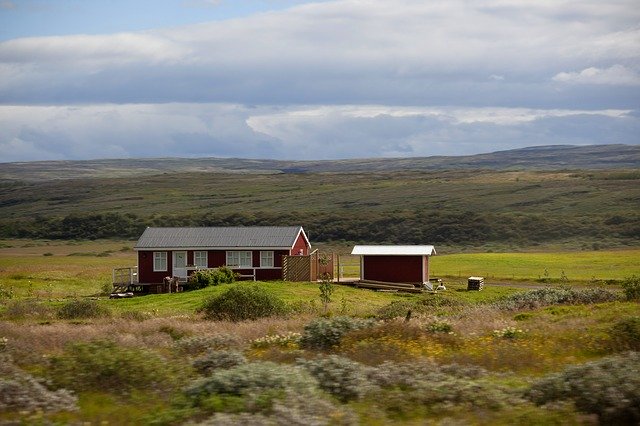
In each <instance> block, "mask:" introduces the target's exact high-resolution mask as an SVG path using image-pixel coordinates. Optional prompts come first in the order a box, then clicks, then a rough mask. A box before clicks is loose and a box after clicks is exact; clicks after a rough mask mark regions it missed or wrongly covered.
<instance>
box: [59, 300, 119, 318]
mask: <svg viewBox="0 0 640 426" xmlns="http://www.w3.org/2000/svg"><path fill="white" fill-rule="evenodd" d="M110 315H111V312H110V311H109V310H108V309H107V308H106V307H104V306H100V304H98V302H97V301H96V300H93V299H73V300H70V301H68V302H66V303H65V304H64V305H62V306H61V307H60V308H59V309H58V312H57V316H58V318H60V319H88V318H101V317H108V316H110Z"/></svg>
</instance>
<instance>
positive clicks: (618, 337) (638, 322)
mask: <svg viewBox="0 0 640 426" xmlns="http://www.w3.org/2000/svg"><path fill="white" fill-rule="evenodd" d="M610 337H611V341H612V344H613V347H614V349H616V350H623V351H625V350H627V351H628V350H633V351H640V317H630V318H625V319H622V320H619V321H618V322H616V323H615V324H614V326H613V327H612V328H611V331H610Z"/></svg>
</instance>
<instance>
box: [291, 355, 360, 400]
mask: <svg viewBox="0 0 640 426" xmlns="http://www.w3.org/2000/svg"><path fill="white" fill-rule="evenodd" d="M298 365H300V366H302V367H303V368H304V369H306V370H307V371H308V372H309V373H311V375H312V376H313V377H315V378H316V380H318V383H319V384H320V388H321V389H322V390H324V391H327V392H329V393H330V394H332V395H333V396H335V397H336V398H338V399H339V400H340V401H342V402H347V401H350V400H353V399H360V398H362V397H363V396H364V395H365V394H366V393H368V392H369V391H371V389H372V387H371V383H370V382H369V380H368V379H367V370H368V367H365V366H364V365H362V364H360V363H359V362H355V361H352V360H350V359H348V358H343V357H339V356H337V355H331V356H329V357H327V358H318V359H314V360H308V361H304V360H300V361H298Z"/></svg>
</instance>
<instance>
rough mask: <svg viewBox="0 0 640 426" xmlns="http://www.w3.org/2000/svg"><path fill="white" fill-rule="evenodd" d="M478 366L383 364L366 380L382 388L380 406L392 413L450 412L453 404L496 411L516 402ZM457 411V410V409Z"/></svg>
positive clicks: (416, 363)
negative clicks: (423, 408) (419, 409)
mask: <svg viewBox="0 0 640 426" xmlns="http://www.w3.org/2000/svg"><path fill="white" fill-rule="evenodd" d="M486 376H487V373H486V371H485V370H483V369H481V368H479V367H463V366H458V365H455V364H452V365H445V366H440V365H438V364H436V363H434V362H432V361H425V360H420V361H417V362H407V363H393V362H385V363H383V364H381V365H380V366H378V367H377V368H375V369H372V370H371V371H370V373H369V380H370V381H371V382H372V383H373V384H374V385H376V386H379V387H380V388H382V393H377V394H378V395H384V397H383V398H379V400H380V402H381V404H384V405H386V408H387V410H389V411H393V412H395V413H402V412H403V411H407V412H412V411H413V410H415V407H420V406H426V407H432V408H436V409H452V408H454V407H455V406H456V405H463V406H473V407H482V408H490V409H497V408H500V407H503V406H504V405H507V404H510V403H514V402H517V398H516V397H515V396H514V395H513V394H512V393H511V392H510V391H509V390H508V389H507V388H505V387H503V386H500V385H497V384H496V383H492V382H491V381H490V380H486V379H485V377H486ZM457 408H458V409H459V407H457Z"/></svg>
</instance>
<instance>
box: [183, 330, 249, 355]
mask: <svg viewBox="0 0 640 426" xmlns="http://www.w3.org/2000/svg"><path fill="white" fill-rule="evenodd" d="M239 345H240V339H238V337H236V336H232V335H230V334H216V335H214V336H193V337H183V338H182V339H179V340H178V341H177V342H175V346H174V347H175V349H176V350H177V351H178V353H180V354H181V355H191V356H195V355H200V354H203V353H205V352H207V351H210V350H226V349H231V348H234V347H238V346H239Z"/></svg>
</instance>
